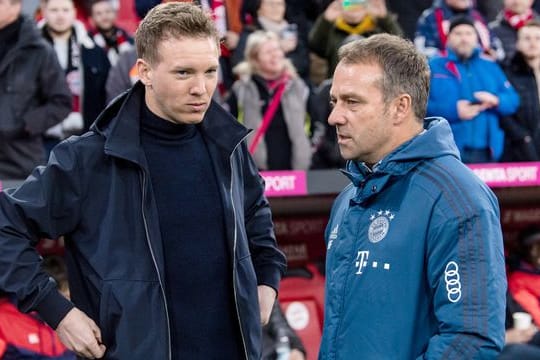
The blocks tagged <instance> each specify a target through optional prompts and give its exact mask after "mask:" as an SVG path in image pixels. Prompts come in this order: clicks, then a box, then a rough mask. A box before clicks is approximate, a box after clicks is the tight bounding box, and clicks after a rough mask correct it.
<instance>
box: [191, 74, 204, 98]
mask: <svg viewBox="0 0 540 360" xmlns="http://www.w3.org/2000/svg"><path fill="white" fill-rule="evenodd" d="M190 93H191V94H192V95H204V94H206V81H205V78H204V76H196V77H195V78H194V79H193V84H192V86H191V88H190Z"/></svg>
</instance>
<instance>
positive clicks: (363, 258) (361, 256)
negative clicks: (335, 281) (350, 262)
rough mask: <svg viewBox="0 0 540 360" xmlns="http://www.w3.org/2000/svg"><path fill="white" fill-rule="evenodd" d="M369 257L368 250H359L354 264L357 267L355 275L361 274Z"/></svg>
mask: <svg viewBox="0 0 540 360" xmlns="http://www.w3.org/2000/svg"><path fill="white" fill-rule="evenodd" d="M368 258H369V251H359V252H358V255H357V256H356V263H355V266H356V267H357V268H358V271H357V272H356V275H362V271H363V270H364V268H365V267H366V266H367V260H368Z"/></svg>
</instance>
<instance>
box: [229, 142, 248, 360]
mask: <svg viewBox="0 0 540 360" xmlns="http://www.w3.org/2000/svg"><path fill="white" fill-rule="evenodd" d="M248 135H249V134H248ZM248 135H246V136H244V137H243V138H242V139H241V140H240V141H239V142H238V143H237V144H236V146H235V147H234V149H233V151H232V153H231V156H230V157H229V161H230V163H231V189H230V190H229V196H230V197H231V204H232V208H233V219H234V242H233V273H232V276H233V279H232V280H233V291H234V306H235V308H236V316H237V318H238V326H239V327H240V337H241V338H242V346H243V347H244V355H245V356H246V360H249V356H248V351H247V347H246V339H245V337H244V330H243V329H242V319H241V318H240V310H239V309H238V297H237V294H236V281H235V280H236V279H235V274H236V238H237V231H238V229H237V227H236V208H235V206H234V196H233V184H234V176H233V174H234V165H233V159H232V158H233V155H234V152H235V151H236V149H237V148H238V145H240V144H241V143H242V141H244V140H245V139H246V138H247V136H248Z"/></svg>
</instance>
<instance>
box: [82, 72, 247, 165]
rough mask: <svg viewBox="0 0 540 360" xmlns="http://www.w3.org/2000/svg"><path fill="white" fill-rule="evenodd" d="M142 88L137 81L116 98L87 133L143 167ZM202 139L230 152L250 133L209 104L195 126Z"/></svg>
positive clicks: (219, 108)
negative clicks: (199, 131)
mask: <svg viewBox="0 0 540 360" xmlns="http://www.w3.org/2000/svg"><path fill="white" fill-rule="evenodd" d="M143 101H144V85H143V84H142V83H141V82H140V81H138V82H137V83H136V84H135V85H134V86H133V87H132V88H131V89H130V90H129V91H126V92H125V93H123V94H122V95H120V96H118V97H116V98H115V99H114V100H112V101H111V103H110V104H109V105H108V106H107V107H106V108H105V110H103V112H102V113H101V114H100V115H99V116H98V118H97V119H96V121H95V122H94V124H92V126H91V128H90V130H92V131H95V132H96V133H98V134H100V135H102V136H103V137H104V138H105V152H106V153H108V154H110V155H114V156H118V157H121V158H125V159H127V160H130V161H133V162H136V163H139V164H142V163H144V160H143V159H142V156H143V153H142V149H141V146H140V136H139V134H140V109H141V106H142V104H143ZM197 127H198V128H199V130H201V132H202V134H203V136H204V137H205V138H206V139H208V140H210V141H212V142H214V143H215V144H216V145H218V146H219V147H221V148H223V149H224V150H225V151H227V152H228V153H232V151H233V150H234V148H235V147H236V146H237V145H238V143H239V142H241V141H242V140H243V139H244V138H245V137H246V136H247V135H248V133H249V131H248V130H247V129H246V128H245V127H244V126H243V125H242V124H240V123H239V122H238V121H236V119H235V118H234V117H232V116H231V115H230V114H229V113H228V112H227V111H226V110H225V109H223V108H222V107H221V106H219V105H218V104H217V103H215V102H214V101H212V102H211V104H210V106H209V108H208V110H207V111H206V114H205V115H204V118H203V121H202V122H201V123H200V124H198V125H197Z"/></svg>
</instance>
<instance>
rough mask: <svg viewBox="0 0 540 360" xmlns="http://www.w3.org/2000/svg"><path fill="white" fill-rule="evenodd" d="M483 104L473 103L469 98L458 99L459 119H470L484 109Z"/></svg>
mask: <svg viewBox="0 0 540 360" xmlns="http://www.w3.org/2000/svg"><path fill="white" fill-rule="evenodd" d="M485 109H486V107H485V106H484V104H473V103H471V102H470V101H469V100H458V102H457V113H458V117H459V118H460V119H461V120H471V119H473V118H475V117H476V115H478V114H480V113H481V112H482V111H484V110H485Z"/></svg>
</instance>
